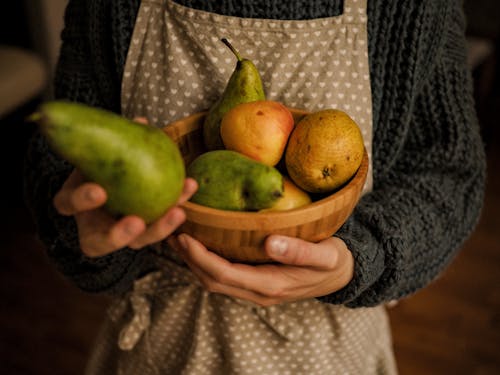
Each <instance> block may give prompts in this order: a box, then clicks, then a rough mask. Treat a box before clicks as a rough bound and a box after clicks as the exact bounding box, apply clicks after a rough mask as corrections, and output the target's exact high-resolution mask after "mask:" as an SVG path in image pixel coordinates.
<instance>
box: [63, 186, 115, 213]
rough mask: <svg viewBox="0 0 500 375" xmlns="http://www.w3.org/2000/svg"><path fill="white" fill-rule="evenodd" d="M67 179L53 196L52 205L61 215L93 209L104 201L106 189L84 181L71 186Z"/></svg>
mask: <svg viewBox="0 0 500 375" xmlns="http://www.w3.org/2000/svg"><path fill="white" fill-rule="evenodd" d="M72 185H73V181H70V180H68V184H67V185H66V186H64V185H63V187H62V189H61V190H59V191H58V192H57V194H56V195H55V196H54V206H55V208H56V210H57V212H59V213H60V214H61V215H67V216H69V215H74V214H76V213H78V212H82V211H89V210H93V209H95V208H97V207H100V206H102V205H103V204H104V202H106V199H107V196H106V191H105V190H104V189H103V188H102V187H101V186H100V185H98V184H95V183H93V182H86V183H83V184H81V185H79V186H77V187H73V186H72Z"/></svg>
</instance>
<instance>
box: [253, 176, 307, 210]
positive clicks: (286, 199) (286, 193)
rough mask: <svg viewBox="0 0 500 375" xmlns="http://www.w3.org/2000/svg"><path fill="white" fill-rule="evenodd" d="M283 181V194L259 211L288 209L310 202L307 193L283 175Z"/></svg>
mask: <svg viewBox="0 0 500 375" xmlns="http://www.w3.org/2000/svg"><path fill="white" fill-rule="evenodd" d="M283 182H284V184H283V196H282V197H281V198H280V199H278V200H277V201H276V202H274V204H273V205H272V206H271V207H269V208H265V209H263V210H261V212H269V211H288V210H293V209H295V208H298V207H302V206H306V205H308V204H310V203H311V202H312V200H311V197H310V196H309V194H307V193H306V192H305V191H304V190H302V189H301V188H299V187H298V186H297V185H295V184H294V183H293V182H292V180H290V179H289V178H288V177H283Z"/></svg>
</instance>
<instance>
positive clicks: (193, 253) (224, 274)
mask: <svg viewBox="0 0 500 375" xmlns="http://www.w3.org/2000/svg"><path fill="white" fill-rule="evenodd" d="M178 240H179V243H180V244H181V247H182V250H181V254H182V256H183V257H184V258H185V259H187V260H188V261H189V262H190V263H191V264H194V265H196V266H197V267H199V268H200V269H202V270H203V271H204V272H205V273H206V274H208V275H209V276H210V277H211V278H212V279H214V280H215V281H217V282H218V283H220V284H224V285H227V286H231V287H235V288H240V289H244V290H248V291H252V292H254V293H258V294H260V295H263V296H267V297H271V298H284V297H286V295H287V292H288V291H289V289H288V287H289V285H290V282H291V281H292V282H293V280H290V279H289V278H287V276H286V266H282V267H278V266H275V265H259V266H252V265H247V264H242V263H231V262H229V261H228V260H226V259H224V258H222V257H220V256H218V255H217V254H215V253H213V252H211V251H209V250H207V249H206V248H205V246H203V245H202V244H201V243H200V242H198V241H197V240H195V239H194V238H192V237H190V236H188V235H187V234H180V235H179V236H178Z"/></svg>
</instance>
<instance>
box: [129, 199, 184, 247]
mask: <svg viewBox="0 0 500 375" xmlns="http://www.w3.org/2000/svg"><path fill="white" fill-rule="evenodd" d="M185 220H186V214H185V213H184V210H183V209H181V208H180V207H174V208H172V209H170V210H169V211H168V212H167V214H166V215H164V216H163V217H161V218H160V219H159V220H157V221H155V222H154V223H153V224H151V225H150V226H149V227H148V228H147V229H146V230H145V231H144V232H143V233H142V234H141V235H140V236H139V237H137V238H136V239H135V240H134V241H132V242H131V243H130V245H129V247H131V248H132V249H140V248H142V247H144V246H146V245H149V244H153V243H156V242H160V241H162V240H164V239H165V238H166V237H168V236H169V235H171V234H172V233H173V232H174V231H175V230H176V229H177V228H178V227H179V226H180V225H181V224H182V223H183V222H184V221H185Z"/></svg>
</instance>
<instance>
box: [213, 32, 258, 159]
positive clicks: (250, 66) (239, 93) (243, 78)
mask: <svg viewBox="0 0 500 375" xmlns="http://www.w3.org/2000/svg"><path fill="white" fill-rule="evenodd" d="M222 42H223V43H224V44H226V45H227V46H228V47H229V49H230V50H231V51H232V52H233V53H234V55H235V56H236V58H237V59H238V61H237V63H236V67H235V69H234V71H233V73H232V74H231V77H230V78H229V81H228V82H227V84H226V87H225V89H224V92H223V93H222V96H221V97H220V98H219V99H218V100H217V101H216V102H215V103H214V104H213V105H212V107H211V108H210V110H209V111H208V114H207V116H206V118H205V121H204V124H203V140H204V143H205V146H206V148H207V150H219V149H224V143H223V142H222V138H221V136H220V125H221V121H222V118H223V117H224V115H225V114H226V113H227V112H228V111H229V110H230V109H231V108H233V107H235V106H236V105H238V104H241V103H247V102H253V101H256V100H265V98H266V97H265V93H264V88H263V86H262V80H261V78H260V74H259V71H258V69H257V67H256V66H255V64H254V63H253V62H252V61H251V60H249V59H246V58H243V57H241V55H240V54H239V52H238V51H237V50H236V49H235V48H234V47H233V46H232V45H231V44H230V43H229V41H228V40H227V39H222Z"/></svg>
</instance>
